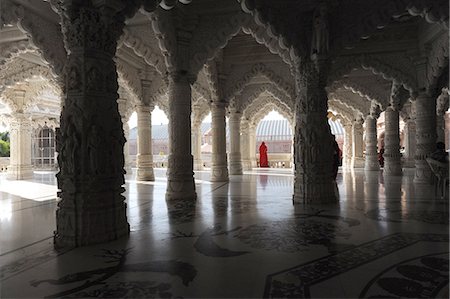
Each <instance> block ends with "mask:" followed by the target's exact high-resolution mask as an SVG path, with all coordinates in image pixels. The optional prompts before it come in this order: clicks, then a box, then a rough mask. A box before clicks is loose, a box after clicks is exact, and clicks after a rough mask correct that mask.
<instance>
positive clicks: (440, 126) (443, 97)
mask: <svg viewBox="0 0 450 299" xmlns="http://www.w3.org/2000/svg"><path fill="white" fill-rule="evenodd" d="M448 104H449V100H448V92H447V89H444V91H443V92H442V93H441V94H440V95H439V97H438V98H437V100H436V134H437V138H436V142H438V141H439V142H444V143H445V112H447V110H448Z"/></svg>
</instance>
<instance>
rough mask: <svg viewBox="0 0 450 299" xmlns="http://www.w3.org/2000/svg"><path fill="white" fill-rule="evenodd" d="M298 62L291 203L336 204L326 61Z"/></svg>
mask: <svg viewBox="0 0 450 299" xmlns="http://www.w3.org/2000/svg"><path fill="white" fill-rule="evenodd" d="M317 62H318V63H319V65H316V64H315V63H314V62H311V61H308V60H305V61H303V60H302V61H301V62H300V63H299V64H298V65H297V66H296V69H295V77H296V80H295V81H296V85H297V86H296V90H297V91H298V94H297V98H296V101H295V103H296V106H295V132H294V142H295V174H294V195H293V202H294V203H303V204H308V203H329V202H336V200H337V198H336V193H335V190H336V182H335V181H334V178H333V167H332V165H333V152H334V149H333V139H332V136H331V130H330V126H329V125H328V119H327V110H328V107H327V102H328V99H327V92H326V90H325V84H326V78H325V73H326V72H325V71H322V70H324V68H325V64H326V62H325V61H317Z"/></svg>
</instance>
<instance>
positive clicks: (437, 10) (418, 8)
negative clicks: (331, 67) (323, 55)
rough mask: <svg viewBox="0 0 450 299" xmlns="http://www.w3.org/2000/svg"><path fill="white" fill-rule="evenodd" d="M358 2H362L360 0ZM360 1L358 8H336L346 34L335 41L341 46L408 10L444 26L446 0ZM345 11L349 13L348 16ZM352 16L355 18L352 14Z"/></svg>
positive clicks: (445, 21)
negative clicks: (365, 2)
mask: <svg viewBox="0 0 450 299" xmlns="http://www.w3.org/2000/svg"><path fill="white" fill-rule="evenodd" d="M361 3H362V2H361ZM373 3H374V2H368V3H367V5H364V3H363V4H362V6H361V7H360V9H359V11H355V7H354V6H353V3H350V2H348V4H347V5H342V6H341V10H340V11H339V16H340V20H339V21H340V22H342V24H345V25H344V27H343V28H342V32H345V33H346V34H345V35H343V36H342V37H341V38H340V40H341V41H340V42H339V43H337V44H339V45H341V46H346V45H348V44H352V43H354V42H356V41H358V40H360V39H361V38H367V37H369V36H370V35H371V34H372V33H373V32H375V31H376V30H377V29H379V28H382V27H385V26H386V25H387V24H389V23H390V22H391V21H392V19H393V18H395V17H398V16H402V15H404V14H405V13H409V14H410V15H412V16H417V15H419V16H421V17H423V18H424V19H425V20H426V21H427V22H429V23H440V24H441V25H442V26H443V27H445V28H448V1H447V0H435V1H426V0H397V1H390V0H383V1H378V2H377V3H376V5H374V4H373ZM349 14H352V15H351V16H352V17H350V16H349ZM355 16H356V17H355Z"/></svg>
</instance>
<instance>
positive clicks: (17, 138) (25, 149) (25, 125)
mask: <svg viewBox="0 0 450 299" xmlns="http://www.w3.org/2000/svg"><path fill="white" fill-rule="evenodd" d="M31 131H32V128H31V116H30V115H29V114H26V113H20V112H15V113H12V117H11V120H10V134H9V136H10V161H9V163H10V165H9V166H8V174H7V178H8V179H11V180H26V179H31V178H32V177H33V168H32V165H31Z"/></svg>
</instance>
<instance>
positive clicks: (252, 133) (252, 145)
mask: <svg viewBox="0 0 450 299" xmlns="http://www.w3.org/2000/svg"><path fill="white" fill-rule="evenodd" d="M248 137H249V138H248V140H249V154H250V166H251V168H255V167H257V166H258V164H257V162H256V160H257V159H256V126H255V124H253V123H251V124H249V125H248Z"/></svg>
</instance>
